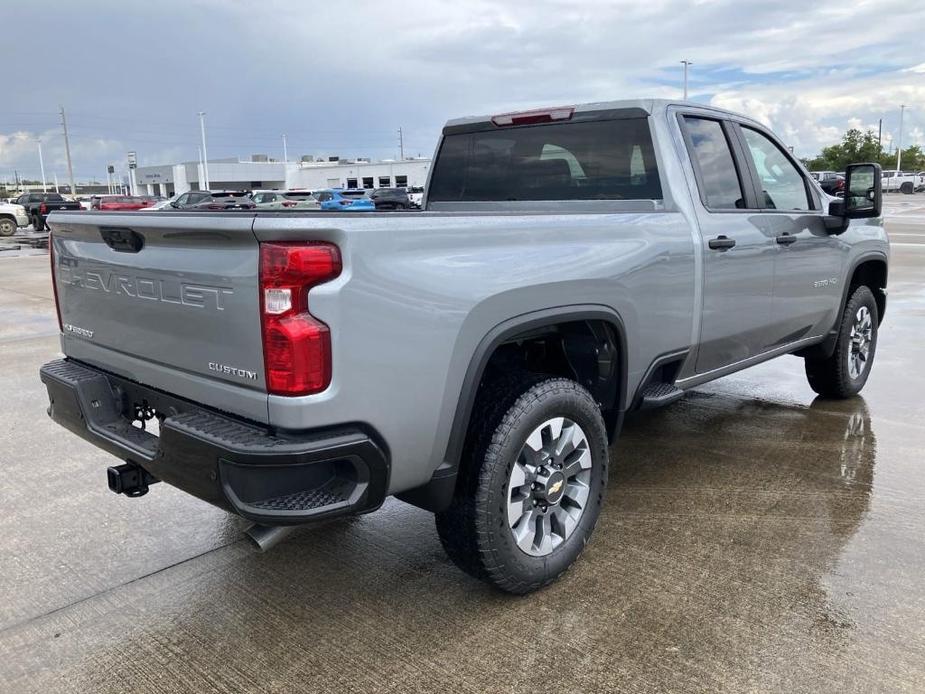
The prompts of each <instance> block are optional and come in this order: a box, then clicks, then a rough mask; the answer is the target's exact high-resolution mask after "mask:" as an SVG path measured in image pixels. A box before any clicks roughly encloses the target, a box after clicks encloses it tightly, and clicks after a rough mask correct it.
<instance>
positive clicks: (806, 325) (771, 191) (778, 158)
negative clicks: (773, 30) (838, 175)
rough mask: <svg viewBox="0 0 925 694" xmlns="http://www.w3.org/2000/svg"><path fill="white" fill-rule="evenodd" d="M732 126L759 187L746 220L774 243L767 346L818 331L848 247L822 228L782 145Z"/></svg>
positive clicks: (836, 298) (837, 291)
mask: <svg viewBox="0 0 925 694" xmlns="http://www.w3.org/2000/svg"><path fill="white" fill-rule="evenodd" d="M734 129H735V131H736V134H737V136H738V137H740V138H741V143H742V148H743V150H744V151H745V153H746V156H745V160H746V167H747V168H748V169H749V174H750V176H751V177H752V179H753V181H754V183H755V186H756V187H757V189H758V190H759V194H758V205H759V208H760V209H759V210H756V211H754V212H753V213H752V214H751V215H750V218H751V220H752V223H753V224H755V225H756V226H757V227H758V228H759V229H760V230H761V231H762V233H764V234H765V235H767V236H769V237H772V238H773V239H774V243H775V245H776V246H777V248H776V249H775V250H776V252H775V254H774V256H775V257H774V301H773V305H772V309H771V324H770V325H771V330H772V331H773V334H772V336H771V337H772V339H771V342H770V344H769V347H777V346H780V345H785V344H789V343H791V342H796V341H798V340H801V339H806V338H809V337H815V336H818V335H820V334H823V333H825V332H826V331H828V330H829V328H831V327H832V325H833V323H834V321H835V312H836V309H837V308H838V307H839V305H840V303H841V294H842V287H841V284H840V281H841V277H842V276H843V274H842V270H843V267H844V264H845V262H847V251H848V247H847V246H846V245H845V244H844V243H843V242H842V241H841V240H840V238H839V237H838V236H833V235H831V234H829V233H828V232H827V231H826V229H825V223H824V221H823V216H824V214H825V211H824V210H823V209H822V207H823V205H822V201H821V200H820V199H819V198H818V196H817V195H816V194H815V192H814V191H813V187H812V186H811V185H810V184H809V181H808V179H807V178H806V175H805V174H804V173H803V170H802V168H801V167H799V166H798V165H797V163H796V161H795V160H794V159H793V157H792V156H791V155H790V153H789V152H788V151H787V150H786V148H785V147H784V146H783V145H782V144H781V143H780V142H778V141H777V140H776V139H775V138H774V137H773V136H772V135H771V134H770V133H768V132H767V131H765V130H763V129H762V128H759V127H758V126H756V125H753V124H745V123H738V124H736V125H735V128H734ZM830 175H832V176H834V175H835V174H830Z"/></svg>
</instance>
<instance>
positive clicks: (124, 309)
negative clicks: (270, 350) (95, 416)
mask: <svg viewBox="0 0 925 694" xmlns="http://www.w3.org/2000/svg"><path fill="white" fill-rule="evenodd" d="M49 224H50V226H51V229H52V252H53V268H54V273H55V279H56V291H57V298H58V306H59V308H60V312H61V323H62V327H63V336H62V346H63V349H64V352H65V354H66V355H67V356H69V357H72V358H75V359H79V360H82V361H85V362H87V363H91V364H94V365H96V366H98V367H100V368H103V369H106V370H109V371H111V372H114V373H118V374H119V375H122V376H125V377H126V378H130V379H132V380H135V381H138V382H140V383H143V384H145V385H148V386H152V387H154V388H159V389H163V390H166V391H169V392H172V393H174V394H176V395H180V396H181V397H187V398H190V399H194V400H196V401H198V402H201V403H203V404H206V405H211V406H213V407H216V408H218V409H223V410H226V411H229V412H234V413H236V414H241V415H242V416H247V417H250V418H252V419H256V420H258V421H266V389H265V378H264V368H263V345H262V340H261V327H260V306H259V291H258V286H257V282H258V272H257V266H258V255H259V249H258V244H257V240H256V238H255V237H254V234H253V233H252V231H251V227H252V224H253V216H252V215H242V214H239V213H231V214H228V215H220V214H210V215H208V216H204V215H197V214H188V215H180V214H174V213H170V212H166V213H164V212H158V213H148V214H140V213H137V212H133V213H128V214H114V213H82V214H73V215H71V214H67V215H53V216H52V217H51V218H50V220H49ZM231 395H234V397H229V396H231Z"/></svg>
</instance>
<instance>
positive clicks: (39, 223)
mask: <svg viewBox="0 0 925 694" xmlns="http://www.w3.org/2000/svg"><path fill="white" fill-rule="evenodd" d="M32 229H33V230H34V231H45V218H44V217H42V216H41V215H38V214H35V215H32Z"/></svg>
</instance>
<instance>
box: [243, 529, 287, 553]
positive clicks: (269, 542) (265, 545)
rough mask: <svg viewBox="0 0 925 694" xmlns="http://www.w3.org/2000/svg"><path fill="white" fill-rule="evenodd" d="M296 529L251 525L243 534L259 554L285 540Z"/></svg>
mask: <svg viewBox="0 0 925 694" xmlns="http://www.w3.org/2000/svg"><path fill="white" fill-rule="evenodd" d="M295 529H296V526H291V525H260V524H259V523H257V524H255V525H252V526H251V527H249V528H248V529H247V530H245V531H244V532H245V534H246V535H247V536H248V537H249V538H250V540H251V542H253V543H254V545H255V546H256V547H257V549H259V550H260V551H261V552H266V551H268V550H270V549H272V548H273V547H275V546H276V544H277V543H279V542H282V541H283V540H285V539H286V538H287V537H288V536H289V534H290V533H291V532H292V531H294V530H295Z"/></svg>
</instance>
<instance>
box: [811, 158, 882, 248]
mask: <svg viewBox="0 0 925 694" xmlns="http://www.w3.org/2000/svg"><path fill="white" fill-rule="evenodd" d="M882 211H883V176H882V173H881V170H880V164H849V165H848V166H847V167H846V168H845V197H844V198H843V199H842V200H835V201H833V202H831V203H830V204H829V216H828V217H826V220H825V223H826V228H827V229H828V230H829V232H830V233H834V234H840V233H842V232H843V231H845V230H846V229H847V228H848V221H849V220H851V219H870V218H872V217H879V216H880V215H881V214H882Z"/></svg>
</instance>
